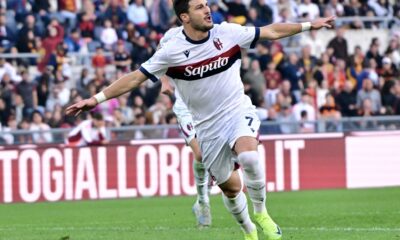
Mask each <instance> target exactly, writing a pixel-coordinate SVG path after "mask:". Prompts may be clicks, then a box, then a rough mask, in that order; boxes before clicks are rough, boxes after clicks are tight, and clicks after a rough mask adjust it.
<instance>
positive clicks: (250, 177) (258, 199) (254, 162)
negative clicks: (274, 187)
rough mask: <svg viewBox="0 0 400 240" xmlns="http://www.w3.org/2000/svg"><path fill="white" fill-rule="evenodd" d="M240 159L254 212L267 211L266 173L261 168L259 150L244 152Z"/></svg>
mask: <svg viewBox="0 0 400 240" xmlns="http://www.w3.org/2000/svg"><path fill="white" fill-rule="evenodd" d="M238 159H239V162H240V164H241V165H242V167H243V170H244V171H243V173H244V174H243V175H244V184H245V185H246V187H247V191H248V193H249V196H250V199H251V201H252V203H253V207H254V212H255V213H261V212H264V211H266V207H265V199H266V192H265V173H264V171H263V170H262V168H261V164H260V161H259V155H258V152H257V151H247V152H242V153H240V154H239V156H238Z"/></svg>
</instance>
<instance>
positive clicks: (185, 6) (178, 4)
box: [174, 0, 190, 22]
mask: <svg viewBox="0 0 400 240" xmlns="http://www.w3.org/2000/svg"><path fill="white" fill-rule="evenodd" d="M189 2H190V0H174V11H175V14H176V16H177V17H178V19H179V21H181V22H182V19H181V17H180V16H181V14H182V13H189Z"/></svg>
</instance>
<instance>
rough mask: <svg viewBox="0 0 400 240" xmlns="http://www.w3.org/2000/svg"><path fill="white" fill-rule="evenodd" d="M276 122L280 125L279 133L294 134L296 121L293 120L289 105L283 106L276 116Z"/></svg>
mask: <svg viewBox="0 0 400 240" xmlns="http://www.w3.org/2000/svg"><path fill="white" fill-rule="evenodd" d="M277 121H278V122H279V123H280V124H279V126H280V131H281V132H282V133H283V134H290V133H295V132H296V130H297V128H296V125H295V123H296V119H295V118H294V116H293V114H292V112H291V107H290V105H283V106H282V109H281V111H280V112H279V114H278V117H277Z"/></svg>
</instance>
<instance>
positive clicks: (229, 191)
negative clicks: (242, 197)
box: [222, 186, 241, 198]
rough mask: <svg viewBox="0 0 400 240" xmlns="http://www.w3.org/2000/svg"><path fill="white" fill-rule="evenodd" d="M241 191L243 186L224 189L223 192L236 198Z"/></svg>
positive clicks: (229, 196)
mask: <svg viewBox="0 0 400 240" xmlns="http://www.w3.org/2000/svg"><path fill="white" fill-rule="evenodd" d="M240 191H241V186H239V187H237V188H230V189H223V190H222V192H223V193H224V195H225V196H226V197H228V198H235V197H236V196H237V195H239V193H240Z"/></svg>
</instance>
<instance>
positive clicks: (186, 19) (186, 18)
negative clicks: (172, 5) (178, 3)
mask: <svg viewBox="0 0 400 240" xmlns="http://www.w3.org/2000/svg"><path fill="white" fill-rule="evenodd" d="M179 17H180V18H181V21H182V23H189V21H190V18H189V14H188V13H181V15H179Z"/></svg>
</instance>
